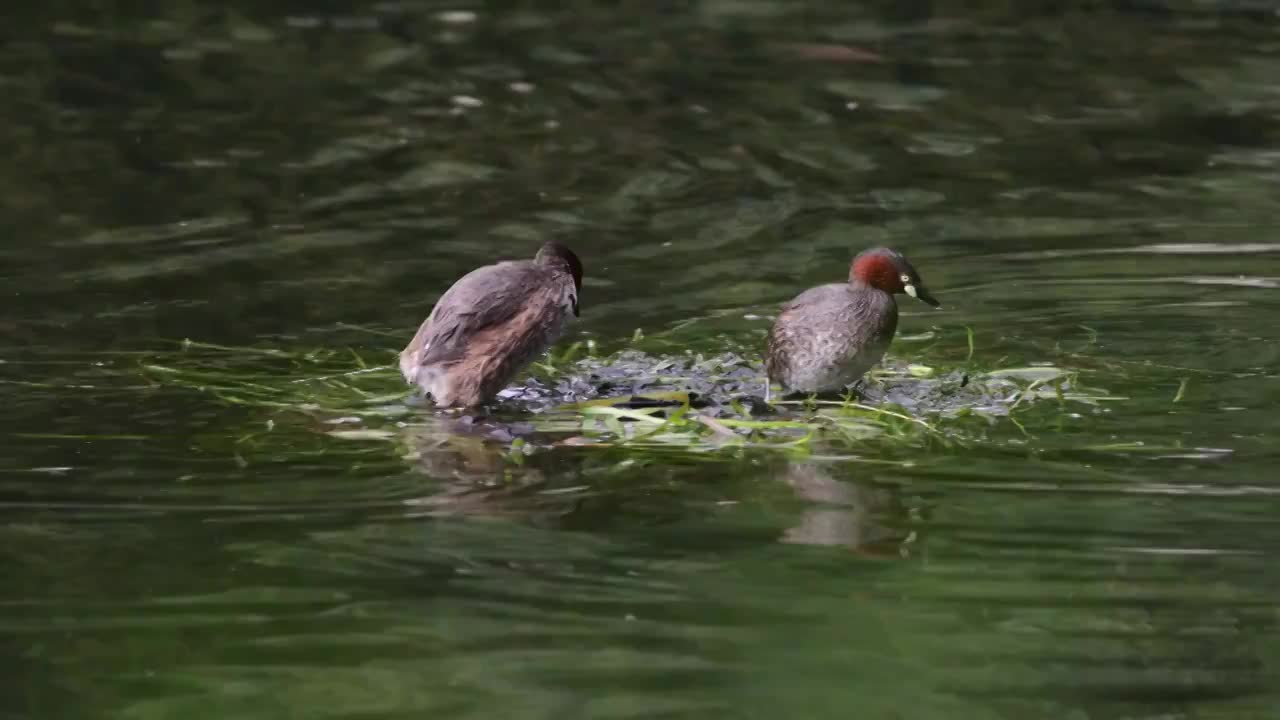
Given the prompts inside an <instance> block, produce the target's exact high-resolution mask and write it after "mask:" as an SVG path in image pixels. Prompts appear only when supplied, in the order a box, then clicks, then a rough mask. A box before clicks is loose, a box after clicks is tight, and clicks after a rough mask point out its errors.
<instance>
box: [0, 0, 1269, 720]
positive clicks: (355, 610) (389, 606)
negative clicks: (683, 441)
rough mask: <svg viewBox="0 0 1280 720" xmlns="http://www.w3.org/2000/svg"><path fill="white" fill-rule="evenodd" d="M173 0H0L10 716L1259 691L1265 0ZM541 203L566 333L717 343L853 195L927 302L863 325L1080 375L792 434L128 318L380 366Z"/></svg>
mask: <svg viewBox="0 0 1280 720" xmlns="http://www.w3.org/2000/svg"><path fill="white" fill-rule="evenodd" d="M232 8H234V9H232ZM188 10H190V9H189V8H188V9H183V7H182V6H180V5H174V6H172V7H168V6H166V8H162V9H153V10H151V11H148V12H153V13H158V14H157V15H146V14H137V13H139V12H141V11H128V10H121V11H120V14H119V15H118V17H117V16H114V15H113V16H112V18H111V19H110V20H108V19H106V18H104V17H103V16H101V15H100V14H98V13H99V11H98V10H97V9H94V8H89V7H87V6H86V7H82V8H78V9H75V8H71V9H68V8H62V7H59V8H53V7H36V6H33V7H31V8H27V9H24V10H21V11H15V12H21V13H22V17H21V18H15V22H18V21H19V20H20V21H21V22H22V23H23V27H27V28H29V29H31V35H30V37H28V39H27V40H26V41H24V42H23V43H12V44H9V45H7V46H5V48H4V49H3V50H0V84H2V85H3V86H4V87H5V88H6V92H7V93H8V94H9V96H10V99H11V102H8V103H5V104H4V106H3V107H0V114H3V116H4V117H5V118H6V119H7V120H8V122H5V123H0V138H3V139H5V140H8V141H9V142H8V143H6V145H7V146H9V147H12V148H13V153H12V157H11V163H10V164H9V165H8V166H7V167H8V168H9V171H8V172H5V171H3V170H0V184H3V187H4V192H3V193H0V198H3V199H0V227H3V228H4V229H5V231H6V235H7V236H8V241H7V242H6V243H4V244H3V245H4V247H0V259H2V260H3V262H2V263H0V265H2V269H0V277H3V279H4V288H5V293H6V301H5V302H4V303H0V335H3V338H4V342H3V343H2V347H0V400H2V401H3V402H4V403H5V407H6V410H7V412H6V413H5V414H4V415H3V417H0V427H2V428H3V435H2V436H3V437H4V441H3V442H4V446H3V452H0V576H3V577H4V578H5V582H4V583H0V630H2V632H0V637H2V638H4V639H2V640H0V647H2V648H3V649H4V650H5V651H7V652H6V656H7V657H8V658H10V662H9V664H8V665H7V669H8V671H9V676H10V677H11V678H14V687H21V688H22V691H21V692H20V693H18V694H16V695H14V694H10V695H9V700H10V702H9V703H4V704H0V716H4V717H8V715H6V713H8V714H11V715H12V716H13V717H28V716H30V717H56V716H64V715H65V716H80V715H84V714H85V713H86V708H92V710H89V711H88V712H90V713H92V714H100V715H104V716H112V717H116V716H123V717H161V716H163V717H170V716H173V715H178V714H182V715H185V716H191V717H201V716H218V717H225V716H227V715H234V716H237V717H280V716H281V715H285V714H304V715H307V716H333V717H371V716H378V717H400V716H404V717H408V716H421V715H422V714H424V713H430V714H437V715H439V714H445V715H450V716H467V715H472V716H477V717H481V716H483V717H492V716H493V715H494V714H499V715H514V716H519V717H543V716H545V717H557V718H559V717H592V718H598V717H641V716H642V717H662V716H668V717H677V716H681V717H683V716H692V715H695V714H698V715H703V716H705V715H708V714H713V715H731V716H735V717H777V716H782V715H798V716H808V717H847V716H848V715H849V714H850V713H851V712H853V713H856V714H859V715H860V716H868V717H913V718H914V717H920V718H931V717H965V718H997V717H1090V718H1196V719H1197V720H1199V719H1209V718H1237V717H1268V716H1269V715H1270V713H1271V712H1272V709H1273V708H1274V706H1275V704H1276V698H1277V690H1276V687H1275V684H1274V677H1275V675H1276V673H1275V669H1276V667H1277V663H1278V662H1280V657H1277V656H1276V651H1275V647H1276V646H1277V644H1276V642H1275V639H1276V628H1275V617H1274V616H1275V613H1274V600H1273V598H1274V597H1275V594H1276V591H1277V589H1278V588H1277V585H1278V584H1280V575H1277V572H1276V571H1275V570H1274V566H1275V565H1276V563H1273V562H1270V558H1271V556H1272V555H1273V554H1274V548H1275V547H1277V546H1280V544H1278V542H1277V541H1280V537H1276V532H1275V531H1274V530H1273V528H1274V527H1275V523H1274V522H1273V518H1274V517H1275V514H1276V510H1277V505H1276V501H1275V499H1274V498H1275V496H1276V490H1277V489H1276V484H1275V482H1274V479H1273V476H1274V473H1273V472H1272V468H1273V467H1274V465H1275V461H1276V459H1277V458H1276V456H1275V451H1274V450H1273V449H1272V447H1273V445H1274V443H1273V442H1272V440H1273V438H1274V435H1275V433H1276V432H1277V431H1280V423H1278V422H1277V419H1276V416H1275V413H1274V412H1273V408H1274V406H1275V403H1276V401H1277V393H1276V390H1275V386H1274V380H1275V372H1274V367H1275V363H1276V362H1277V361H1280V355H1278V354H1277V350H1276V349H1275V348H1276V347H1277V344H1276V343H1277V340H1280V337H1277V334H1276V331H1275V330H1274V323H1272V322H1271V321H1270V320H1269V318H1270V317H1271V315H1272V314H1273V313H1272V312H1271V311H1272V306H1273V305H1275V304H1276V302H1277V301H1276V298H1275V297H1274V296H1273V293H1272V291H1273V290H1274V289H1275V287H1276V282H1277V281H1276V278H1280V262H1278V257H1280V244H1277V243H1275V242H1273V241H1272V240H1273V238H1271V237H1270V235H1271V227H1272V226H1273V225H1274V217H1275V214H1276V212H1277V210H1278V209H1280V202H1278V201H1277V199H1276V196H1275V193H1274V190H1273V188H1274V181H1275V177H1274V174H1275V173H1274V170H1275V164H1276V163H1275V160H1276V157H1277V154H1276V151H1275V150H1274V147H1273V146H1274V144H1275V143H1274V141H1275V138H1276V137H1277V136H1280V135H1278V132H1277V125H1276V121H1275V117H1276V109H1277V103H1280V96H1278V95H1277V94H1276V92H1275V87H1274V86H1275V83H1274V80H1273V77H1274V75H1275V73H1274V72H1271V71H1273V70H1275V69H1276V67H1277V66H1278V63H1280V56H1277V49H1276V45H1275V43H1274V37H1273V36H1272V35H1273V33H1272V31H1273V30H1274V22H1275V21H1274V18H1272V17H1270V16H1269V15H1266V13H1265V12H1264V13H1262V14H1259V11H1258V6H1256V4H1251V3H1245V2H1219V3H1177V2H1125V3H1115V4H1114V7H1111V8H1103V7H1097V6H1091V7H1089V8H1085V9H1079V8H1074V9H1049V10H1044V9H1038V8H1030V7H1022V6H1018V7H1016V8H1011V7H1006V5H1005V4H998V3H997V4H990V3H987V4H981V3H980V4H978V5H976V6H975V5H973V4H972V3H964V4H961V3H949V2H934V3H908V4H892V5H891V4H862V5H852V6H835V5H816V4H812V3H795V4H781V3H775V2H768V1H760V2H725V1H720V0H716V1H708V2H702V3H697V4H695V5H692V6H689V7H680V8H669V9H667V11H664V12H661V13H658V12H655V11H654V10H653V9H652V8H649V7H647V6H646V7H644V8H641V7H640V6H636V7H617V8H608V9H605V8H597V7H587V6H574V7H562V6H556V7H550V6H527V7H523V8H521V9H519V10H502V11H494V10H493V9H490V8H470V9H467V8H463V9H457V8H453V9H444V8H431V9H427V8H419V7H414V6H408V5H400V4H382V5H378V6H376V7H370V8H367V9H358V10H344V11H341V12H334V13H332V14H326V12H324V11H318V10H317V9H316V8H315V7H313V6H310V4H309V3H292V4H291V5H290V6H289V7H288V8H284V9H270V8H266V9H264V8H261V7H257V6H253V7H250V6H249V5H243V7H241V6H240V5H237V4H235V3H233V4H232V5H230V6H228V9H227V10H225V11H220V12H219V13H214V14H212V15H210V14H208V13H204V12H199V13H195V12H188ZM1264 10H1266V9H1265V8H1264ZM131 12H133V14H130V13H131ZM196 18H202V19H199V20H197V19H196ZM1135 38H1139V39H1141V41H1140V42H1138V41H1135ZM550 238H556V239H560V240H562V241H564V242H566V243H568V244H570V245H572V246H573V247H574V248H575V249H576V250H578V252H579V254H580V255H581V256H582V257H583V259H584V261H585V263H586V266H587V283H586V286H585V289H584V293H583V295H584V297H583V317H582V321H581V323H580V324H579V325H578V326H577V328H576V329H575V335H574V336H573V338H571V339H574V340H580V339H594V340H596V341H597V342H598V343H599V345H600V346H601V350H602V352H610V351H612V350H615V349H619V348H622V347H626V346H627V345H628V343H630V342H631V338H632V337H633V335H634V333H635V331H636V330H637V329H639V330H640V331H641V335H642V336H643V337H644V338H645V339H644V340H643V342H644V343H647V344H645V345H644V347H645V348H646V349H647V350H649V351H650V352H655V353H658V352H661V353H668V354H670V355H671V356H672V357H682V356H683V354H684V351H685V350H692V351H694V352H695V353H706V354H708V355H710V354H713V353H718V352H721V351H724V350H726V349H730V350H732V351H733V352H737V353H740V354H742V355H744V356H749V355H750V354H751V353H752V352H755V351H754V350H753V348H758V346H759V343H760V336H761V333H762V332H763V329H764V328H765V327H767V322H768V319H769V318H770V317H771V316H772V315H773V314H774V313H775V312H776V308H777V305H778V303H779V302H781V301H783V300H785V299H787V298H789V297H791V296H792V295H794V294H795V292H796V291H797V290H798V289H800V288H802V287H805V286H809V285H813V284H817V283H820V282H831V281H836V280H838V279H839V278H841V277H843V276H844V274H845V270H846V268H847V264H848V260H849V258H850V256H851V255H852V254H854V253H855V252H856V251H857V250H859V249H861V248H862V247H864V246H866V245H870V244H873V243H874V244H879V243H885V244H894V245H897V246H899V247H901V248H902V249H904V250H905V251H906V252H907V253H908V254H909V255H910V256H911V258H912V260H913V262H914V263H915V264H916V265H917V267H919V268H920V269H921V271H922V272H923V273H924V274H925V276H926V277H927V278H928V279H929V283H930V285H931V286H933V287H935V288H936V289H937V290H939V291H940V293H939V294H940V295H942V297H943V299H944V301H945V303H946V305H947V309H946V311H944V312H942V313H937V314H929V315H924V314H921V313H917V312H914V311H913V310H914V309H908V308H904V313H903V322H902V328H901V331H902V336H901V337H900V338H899V340H900V342H899V343H898V344H897V345H896V346H895V348H894V354H895V355H897V356H898V358H899V359H903V360H912V361H921V362H927V363H928V364H932V365H934V366H937V367H938V368H940V369H942V370H944V371H949V370H952V369H958V368H967V369H969V370H972V369H975V368H976V369H977V370H986V369H993V368H1008V367H1023V366H1031V367H1035V366H1037V364H1043V363H1053V364H1055V365H1059V366H1064V367H1069V368H1071V369H1073V370H1077V371H1079V372H1080V373H1081V381H1082V383H1083V384H1084V385H1086V386H1088V387H1090V388H1101V389H1103V390H1105V391H1107V392H1108V393H1110V395H1111V396H1112V397H1113V398H1116V399H1122V400H1116V401H1107V402H1086V401H1074V400H1073V401H1069V402H1066V403H1064V404H1062V405H1059V404H1058V403H1057V402H1056V401H1048V402H1038V403H1035V404H1034V405H1033V406H1030V407H1027V408H1023V409H1021V410H1020V411H1019V413H1018V414H1017V415H1016V416H1015V419H1018V420H1019V422H1020V426H1015V425H1014V424H1013V423H1012V422H1010V421H1008V420H1006V419H1004V418H1003V417H992V418H990V419H989V420H986V421H972V422H970V424H968V425H965V426H964V432H965V435H964V442H956V443H953V444H948V445H943V444H936V445H931V444H928V443H918V444H911V443H902V444H898V445H895V444H893V443H886V442H883V441H874V442H873V441H868V442H866V443H865V444H864V445H861V446H858V451H857V452H856V453H853V454H850V453H849V452H847V448H835V447H833V446H829V445H823V444H821V443H819V444H817V445H815V446H814V447H813V448H812V452H811V454H810V455H809V456H808V457H806V456H804V455H803V453H782V452H764V451H758V450H735V449H733V448H722V449H714V448H701V447H700V448H697V449H696V450H695V449H689V448H664V449H653V448H648V449H645V450H644V451H640V450H636V449H634V448H633V449H627V448H621V449H619V448H602V447H596V446H595V445H591V444H578V445H575V444H570V443H560V444H554V443H552V442H549V441H546V442H544V440H545V438H543V437H542V436H540V435H539V434H538V432H533V433H529V432H526V430H527V429H528V428H525V427H523V426H521V425H520V423H523V422H526V421H528V422H530V423H532V421H531V420H528V419H527V418H521V417H519V416H517V415H515V414H513V416H511V417H502V418H499V419H498V422H496V424H492V425H485V424H484V423H481V424H480V425H479V426H471V427H468V428H466V431H465V432H463V431H460V430H459V426H458V425H457V424H456V423H451V422H447V421H444V420H439V419H435V418H426V417H422V416H419V419H418V421H417V422H412V423H409V426H408V427H405V428H398V427H395V425H394V423H393V422H391V421H388V422H386V423H384V424H382V425H377V426H376V427H374V426H373V425H372V424H370V426H369V427H366V426H365V425H363V424H358V423H345V424H344V423H332V422H329V421H331V420H333V419H334V418H333V417H330V416H328V415H326V414H325V413H321V412H313V413H310V414H308V413H294V412H290V411H287V410H275V409H267V408H264V407H263V406H258V405H253V404H251V403H250V404H246V403H236V402H232V401H223V402H219V401H217V400H216V399H215V398H214V396H213V395H212V394H211V392H210V391H209V388H205V390H204V391H203V392H202V391H199V390H196V389H193V388H189V387H187V388H183V387H175V386H172V385H170V384H165V383H164V382H161V381H159V380H157V379H156V378H157V374H156V373H154V372H148V371H146V370H145V368H144V367H143V366H144V365H145V364H147V363H155V362H159V360H157V358H160V359H162V360H163V361H164V362H174V363H177V362H179V360H178V359H175V357H177V356H174V355H171V353H174V352H176V351H175V350H174V348H175V346H176V345H177V343H178V342H179V341H181V340H182V339H183V338H192V339H194V340H196V341H202V342H207V343H220V344H224V345H228V346H237V347H238V346H253V347H254V348H255V350H253V351H248V350H246V351H244V353H242V354H241V355H239V356H237V355H235V354H232V355H230V357H232V358H233V360H232V361H231V364H230V365H229V367H230V369H231V370H232V371H234V372H236V373H237V375H238V377H241V378H242V379H248V380H251V381H254V382H261V383H263V384H272V383H278V382H279V381H280V379H281V378H282V377H290V376H291V375H292V374H294V373H301V372H302V371H303V370H304V369H306V368H305V367H304V366H303V365H301V364H299V365H297V366H296V367H293V366H290V365H289V361H288V358H284V359H280V358H273V362H275V361H276V360H278V361H279V362H276V364H270V363H266V362H260V361H261V360H262V359H263V353H270V352H271V351H272V350H273V349H276V350H282V351H286V352H287V353H299V354H303V353H306V352H308V351H309V350H310V349H314V348H323V349H329V350H335V351H343V352H345V351H346V349H348V348H350V349H351V350H352V351H353V352H354V353H356V354H357V355H358V356H359V358H360V360H361V361H362V362H366V363H367V364H368V365H373V366H378V365H383V364H387V363H389V362H390V358H391V357H393V354H394V352H395V350H397V349H398V348H399V347H400V346H402V345H403V342H404V339H405V338H407V335H408V334H409V333H411V331H412V329H413V327H414V326H416V324H417V323H418V322H419V321H420V320H421V319H422V317H423V316H424V315H425V313H426V312H427V310H428V309H429V308H430V305H431V302H432V301H433V300H434V299H435V298H436V297H437V296H438V294H439V293H440V292H441V291H442V290H443V289H444V288H445V287H447V284H448V282H450V281H451V280H452V279H454V278H456V277H457V276H458V275H460V274H461V273H462V272H465V271H466V270H468V269H470V268H472V267H475V266H476V265H479V264H482V263H485V262H489V261H491V260H493V259H495V258H498V257H503V258H506V257H518V256H527V255H528V254H529V252H530V248H533V247H536V246H537V244H538V243H540V242H541V241H543V240H546V239H550ZM966 328H970V329H972V331H973V339H974V348H973V358H972V367H970V366H969V364H968V363H969V360H967V358H968V355H969V348H968V335H967V332H966ZM638 342H639V341H638ZM351 362H352V363H355V360H354V359H352V360H351ZM193 366H194V365H193ZM221 369H223V370H226V369H227V368H226V367H223V368H221ZM217 382H218V378H217V377H214V376H210V377H209V378H207V384H208V385H210V386H214V385H216V384H217ZM215 389H216V388H215ZM375 389H376V390H378V391H382V390H386V391H388V392H391V391H394V390H396V389H403V388H400V387H399V386H395V387H392V386H390V385H389V386H388V387H387V388H381V387H379V388H375ZM390 404H394V403H389V405H390ZM339 415H340V414H339ZM541 420H545V418H542V419H541ZM541 420H540V421H541ZM386 427H395V429H394V430H387V431H385V432H370V430H377V429H381V428H386ZM335 431H336V433H335ZM539 432H541V431H539ZM344 433H346V434H344ZM352 433H354V434H352ZM361 433H364V434H361ZM571 434H572V433H570V432H569V431H568V430H565V431H564V433H562V435H571ZM562 435H557V436H556V437H561V436H562ZM515 437H522V438H525V439H527V440H529V442H530V445H531V446H533V451H532V452H529V453H528V454H522V455H521V456H520V457H518V458H517V457H514V456H513V454H512V453H511V452H510V444H511V441H512V439H513V438H515Z"/></svg>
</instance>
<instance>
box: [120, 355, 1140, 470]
mask: <svg viewBox="0 0 1280 720" xmlns="http://www.w3.org/2000/svg"><path fill="white" fill-rule="evenodd" d="M583 353H586V355H585V356H583ZM366 355H367V353H360V352H356V351H354V350H349V349H348V350H332V349H324V350H295V351H290V350H286V349H281V348H270V347H266V348H264V347H247V348H235V347H224V346H218V345H210V344H205V343H198V342H191V341H187V342H184V343H183V345H182V347H181V348H180V349H178V350H176V351H174V352H171V353H163V354H157V355H155V356H149V357H146V358H145V359H144V360H143V361H142V363H141V367H142V370H143V372H144V373H145V375H146V376H147V377H148V378H149V379H150V380H151V381H152V382H154V383H157V384H160V385H164V386H176V387H181V388H186V389H189V390H193V391H197V392H201V393H206V394H208V395H211V396H212V397H214V398H216V399H218V400H219V401H221V402H223V403H226V404H228V405H233V406H241V407H246V408H258V409H260V410H262V411H264V412H266V413H268V418H267V419H266V422H267V423H269V424H271V426H274V424H275V423H277V422H283V421H284V420H283V418H284V417H294V418H299V417H300V418H306V419H307V420H308V421H309V422H312V423H313V424H314V427H316V428H318V429H319V430H320V432H323V433H325V434H327V435H330V436H332V437H335V438H341V439H348V440H359V441H379V440H381V441H388V440H396V439H398V438H402V437H403V436H405V435H406V434H413V433H416V434H417V435H419V436H421V435H422V434H423V433H424V432H425V433H427V434H438V433H445V434H465V435H473V436H479V437H481V438H485V439H487V440H492V441H495V442H500V443H507V444H510V445H512V455H513V456H514V457H516V458H518V457H519V456H520V455H521V454H523V453H525V452H529V451H531V450H532V448H535V447H553V446H607V447H617V448H631V449H636V450H639V449H642V448H644V449H650V450H658V449H673V450H679V451H682V452H689V451H693V452H708V451H717V450H722V449H725V448H737V449H760V448H763V449H772V450H787V451H796V452H804V453H819V454H836V455H839V456H841V457H855V456H859V455H872V456H875V461H878V462H879V461H885V458H884V457H882V455H883V453H873V452H870V450H871V449H872V446H871V445H868V443H873V442H874V443H880V444H882V445H883V446H884V447H894V446H913V447H953V446H966V445H969V444H971V443H975V442H982V441H983V438H984V437H986V433H987V432H988V430H989V429H990V428H991V427H993V426H998V425H999V423H1000V420H1001V418H1004V417H1008V418H1009V419H1010V420H1011V421H1012V425H1013V426H1014V427H1017V428H1018V429H1019V431H1020V432H1022V433H1023V434H1024V435H1025V434H1028V433H1027V431H1026V429H1025V426H1024V425H1023V424H1022V423H1020V422H1019V421H1018V420H1017V418H1016V417H1015V415H1016V414H1018V413H1019V412H1021V411H1023V410H1026V409H1027V408H1029V407H1030V406H1032V405H1043V404H1045V403H1046V402H1048V403H1052V404H1054V405H1059V406H1062V405H1065V403H1068V402H1072V403H1089V404H1097V403H1101V402H1104V401H1109V400H1120V399H1123V398H1118V397H1116V396H1112V395H1109V394H1107V393H1106V392H1105V391H1102V390H1095V389H1090V388H1086V387H1083V386H1081V385H1080V383H1079V378H1078V373H1076V372H1073V371H1070V370H1066V369H1063V368H1059V367H1056V366H1050V365H1043V366H1029V367H1017V368H998V369H991V370H978V369H975V368H974V364H973V362H972V355H970V359H969V360H967V361H966V362H965V363H964V364H963V365H962V366H958V367H935V366H930V365H922V364H913V363H908V362H905V361H901V360H890V361H889V362H888V363H886V364H885V365H884V366H882V367H880V368H878V369H876V370H875V371H873V372H872V373H871V375H870V376H869V377H868V378H867V379H865V380H864V382H863V383H862V384H861V385H860V386H859V387H858V388H857V390H858V392H857V393H856V394H855V395H852V396H849V397H841V398H835V397H823V398H814V397H809V398H786V399H783V398H778V397H777V396H775V398H774V400H773V402H770V403H766V402H765V401H764V399H763V395H764V390H765V373H764V368H763V366H762V364H761V362H760V361H759V360H757V359H754V358H749V357H744V355H742V354H739V353H735V352H722V353H719V354H713V355H707V354H700V353H693V352H685V353H682V354H674V355H655V354H649V353H646V352H642V351H640V350H635V349H625V350H621V351H618V352H615V353H612V354H609V355H605V356H597V355H594V354H593V348H591V347H586V346H584V345H582V344H574V345H571V346H569V347H568V348H566V349H564V350H562V351H560V352H559V353H555V354H552V355H550V356H548V357H547V358H546V360H545V362H542V363H538V364H536V365H535V366H534V367H532V368H531V370H530V373H529V374H528V376H527V377H526V378H525V379H524V380H523V381H522V382H521V383H520V384H519V385H514V386H512V387H509V388H507V389H506V390H504V391H502V393H500V395H499V398H498V400H497V401H496V402H495V403H493V404H492V405H491V407H489V408H486V410H485V412H484V413H462V412H456V411H454V412H446V413H441V412H438V411H433V409H432V408H431V407H430V404H429V402H427V401H424V400H423V399H421V398H420V397H417V396H416V395H415V393H413V392H411V390H410V389H409V388H408V387H406V386H405V384H404V382H403V381H402V380H401V378H400V376H399V373H398V372H397V371H396V370H395V368H394V367H393V366H392V365H391V364H390V362H382V361H383V360H387V361H389V360H390V359H392V358H393V357H394V355H393V354H392V353H391V352H389V351H388V352H386V353H385V357H383V353H382V352H379V353H378V357H377V358H376V359H374V360H370V359H368V357H366ZM975 421H976V422H977V423H978V424H977V425H974V423H975Z"/></svg>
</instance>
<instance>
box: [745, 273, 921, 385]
mask: <svg viewBox="0 0 1280 720" xmlns="http://www.w3.org/2000/svg"><path fill="white" fill-rule="evenodd" d="M897 329H898V303H897V302H895V301H894V299H893V296H892V295H890V294H889V293H887V292H884V291H883V290H878V289H876V288H873V287H869V286H862V287H854V286H852V285H850V284H849V283H833V284H831V285H819V286H818V287H815V288H810V289H808V290H805V291H804V292H802V293H800V294H799V295H798V296H796V298H795V299H794V300H792V301H791V302H789V303H787V304H786V305H784V306H783V307H782V312H781V313H779V315H778V319H777V321H776V322H775V323H774V325H773V328H772V329H771V330H770V331H769V340H768V347H769V349H768V352H767V353H766V354H765V367H766V369H767V370H768V373H769V377H770V378H771V379H773V380H775V381H777V382H778V383H779V384H780V385H782V386H783V387H784V388H786V389H787V390H789V391H793V392H805V393H819V392H832V391H836V390H843V389H844V388H846V387H848V386H849V385H852V384H853V383H854V382H856V381H857V380H858V378H860V377H862V376H863V375H864V374H866V372H867V371H868V370H870V369H871V368H872V367H874V366H875V364H876V363H878V362H880V360H881V359H882V358H883V357H884V354H885V352H886V351H887V350H888V349H889V344H890V343H892V342H893V334H894V332H895V331H896V330H897Z"/></svg>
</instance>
